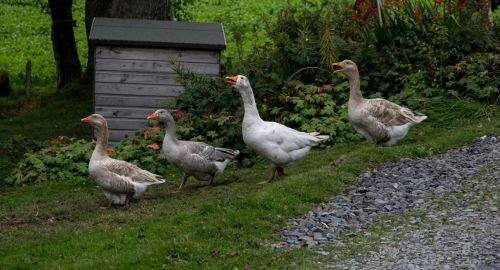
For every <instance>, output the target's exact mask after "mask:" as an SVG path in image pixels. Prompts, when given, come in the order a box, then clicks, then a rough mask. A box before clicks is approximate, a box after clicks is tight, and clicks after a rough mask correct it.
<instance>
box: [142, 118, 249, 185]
mask: <svg viewBox="0 0 500 270" xmlns="http://www.w3.org/2000/svg"><path fill="white" fill-rule="evenodd" d="M148 119H149V120H157V121H158V122H160V123H162V124H164V125H165V129H166V132H165V137H164V138H163V147H162V148H163V152H164V153H165V156H166V157H167V161H168V162H170V163H171V164H174V165H175V166H177V167H178V168H179V169H181V170H182V172H183V175H182V178H181V181H180V182H181V183H180V185H179V188H178V189H177V192H180V191H181V190H182V189H183V188H184V185H185V184H186V181H187V179H188V178H189V177H190V176H193V177H195V178H196V179H198V180H202V181H208V184H209V185H212V183H213V181H214V177H215V175H216V174H220V173H222V172H223V171H224V169H225V168H226V166H227V164H228V163H229V161H230V160H231V159H233V158H235V157H236V156H237V155H238V154H239V153H240V151H238V150H233V149H228V148H222V147H213V146H210V145H208V144H206V143H202V142H191V141H182V140H177V135H176V124H175V120H174V118H173V117H172V115H171V114H170V112H169V111H167V110H164V109H160V110H157V111H155V112H153V113H152V114H151V115H150V116H148Z"/></svg>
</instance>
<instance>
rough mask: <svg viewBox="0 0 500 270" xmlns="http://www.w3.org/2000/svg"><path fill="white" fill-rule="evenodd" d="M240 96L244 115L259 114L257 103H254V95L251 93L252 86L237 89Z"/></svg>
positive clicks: (257, 115)
mask: <svg viewBox="0 0 500 270" xmlns="http://www.w3.org/2000/svg"><path fill="white" fill-rule="evenodd" d="M239 92H240V94H241V98H242V100H243V107H244V108H245V116H247V115H248V116H256V117H260V116H259V110H258V109H257V104H256V103H255V97H254V95H253V91H252V88H250V87H247V88H244V89H239Z"/></svg>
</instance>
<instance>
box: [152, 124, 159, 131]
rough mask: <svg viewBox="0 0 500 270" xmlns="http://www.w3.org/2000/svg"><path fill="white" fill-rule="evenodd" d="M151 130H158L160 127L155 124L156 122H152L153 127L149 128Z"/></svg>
mask: <svg viewBox="0 0 500 270" xmlns="http://www.w3.org/2000/svg"><path fill="white" fill-rule="evenodd" d="M151 130H152V131H154V132H160V127H159V126H157V125H156V124H153V127H152V128H151Z"/></svg>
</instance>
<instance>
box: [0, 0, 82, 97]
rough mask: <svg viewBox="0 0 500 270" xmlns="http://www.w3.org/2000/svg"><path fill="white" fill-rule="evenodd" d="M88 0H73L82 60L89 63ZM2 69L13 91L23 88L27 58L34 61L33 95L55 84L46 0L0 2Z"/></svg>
mask: <svg viewBox="0 0 500 270" xmlns="http://www.w3.org/2000/svg"><path fill="white" fill-rule="evenodd" d="M84 6H85V1H84V0H74V1H73V19H75V20H76V21H77V26H76V27H75V28H74V32H75V39H76V42H77V48H78V54H79V57H80V62H81V63H83V64H85V63H87V40H86V34H85V8H84ZM0 17H1V18H2V30H1V31H0V40H2V46H0V69H5V70H7V71H8V72H9V73H10V75H11V80H12V84H13V85H14V90H17V91H21V89H22V85H23V82H24V77H25V75H24V74H25V66H26V61H27V60H31V61H32V74H31V76H32V82H33V91H32V94H35V95H38V94H40V95H42V94H48V93H47V91H49V90H53V89H54V88H53V87H46V86H47V85H55V82H56V68H55V65H54V56H53V50H52V42H51V39H50V33H51V19H50V13H49V12H48V7H47V1H41V0H7V1H0Z"/></svg>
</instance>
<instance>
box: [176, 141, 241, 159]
mask: <svg viewBox="0 0 500 270" xmlns="http://www.w3.org/2000/svg"><path fill="white" fill-rule="evenodd" d="M182 146H183V147H185V149H186V152H188V153H190V154H192V155H197V156H199V157H200V158H203V159H206V160H207V161H224V160H226V159H233V158H235V157H236V156H237V155H238V154H239V153H240V151H238V150H233V149H229V148H222V147H213V146H211V145H208V144H206V143H202V142H189V141H183V142H182Z"/></svg>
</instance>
